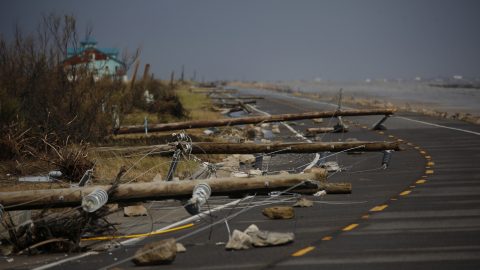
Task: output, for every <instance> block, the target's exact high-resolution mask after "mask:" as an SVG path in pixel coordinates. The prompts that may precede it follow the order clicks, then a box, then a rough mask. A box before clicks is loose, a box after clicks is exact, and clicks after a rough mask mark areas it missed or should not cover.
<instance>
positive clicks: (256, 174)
mask: <svg viewBox="0 0 480 270" xmlns="http://www.w3.org/2000/svg"><path fill="white" fill-rule="evenodd" d="M248 175H249V176H259V175H262V171H261V170H258V169H255V170H250V171H248Z"/></svg>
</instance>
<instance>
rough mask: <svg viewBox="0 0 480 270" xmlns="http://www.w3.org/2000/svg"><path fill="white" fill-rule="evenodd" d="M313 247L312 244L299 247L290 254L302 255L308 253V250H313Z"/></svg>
mask: <svg viewBox="0 0 480 270" xmlns="http://www.w3.org/2000/svg"><path fill="white" fill-rule="evenodd" d="M314 249H315V247H314V246H309V247H306V248H302V249H300V250H299V251H296V252H295V253H293V254H292V257H300V256H303V255H305V254H307V253H309V252H310V251H312V250H314Z"/></svg>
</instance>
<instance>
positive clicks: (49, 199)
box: [0, 169, 327, 211]
mask: <svg viewBox="0 0 480 270" xmlns="http://www.w3.org/2000/svg"><path fill="white" fill-rule="evenodd" d="M326 175H327V173H326V171H325V170H321V169H319V170H315V171H312V172H311V173H304V174H289V175H269V176H258V177H253V178H235V177H226V178H214V179H205V180H183V181H169V182H150V183H138V184H123V185H122V184H121V185H119V186H118V187H117V188H116V190H115V192H114V196H113V197H111V198H109V200H108V202H109V203H112V202H136V201H146V200H164V199H185V198H190V197H191V196H192V191H193V189H194V188H195V186H196V185H198V184H199V183H207V184H208V185H209V186H210V188H211V190H212V195H213V196H218V195H220V196H223V195H235V194H245V193H257V194H265V193H268V192H271V191H281V190H285V189H288V188H291V187H293V186H297V189H300V190H307V191H308V192H311V193H312V192H313V193H314V192H316V191H318V190H321V189H324V188H323V187H325V185H324V184H325V183H324V182H323V183H322V182H320V181H325V179H326ZM110 187H111V185H106V186H90V187H75V188H63V189H47V190H24V191H14V192H0V204H2V205H3V206H4V207H5V210H6V211H12V210H21V209H38V208H45V207H69V206H78V205H80V203H81V201H82V198H83V196H85V195H88V194H89V193H91V192H92V191H94V190H96V189H103V190H108V189H109V188H110Z"/></svg>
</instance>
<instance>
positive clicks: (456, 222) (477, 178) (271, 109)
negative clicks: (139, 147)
mask: <svg viewBox="0 0 480 270" xmlns="http://www.w3.org/2000/svg"><path fill="white" fill-rule="evenodd" d="M253 93H254V94H259V95H265V96H266V97H267V98H266V99H265V100H259V101H258V108H259V109H261V110H264V111H266V112H268V113H271V114H275V113H290V112H302V111H312V110H326V109H328V110H331V109H334V108H335V107H334V106H331V105H328V104H322V103H317V102H313V101H309V100H305V99H301V98H300V99H299V98H290V97H286V96H284V95H279V94H276V93H272V92H266V91H243V92H242V94H246V95H251V94H253ZM345 119H346V120H348V121H351V122H349V124H350V132H348V133H345V134H328V135H325V136H324V137H323V138H321V139H322V140H323V141H338V140H345V139H347V138H357V139H359V140H399V141H400V142H402V147H403V148H404V149H405V150H404V151H400V152H395V153H394V154H393V156H392V160H391V162H390V166H389V167H388V168H387V169H386V170H383V169H381V168H380V164H381V159H382V154H381V153H365V154H362V155H347V154H338V155H335V156H332V157H330V158H329V160H333V161H337V162H338V163H339V164H340V165H341V166H342V167H343V169H344V171H342V172H340V173H336V174H334V175H333V176H331V177H330V178H329V181H331V182H337V181H338V182H351V183H352V184H353V193H352V194H349V195H327V196H325V197H309V199H312V200H314V201H315V204H314V206H313V207H310V208H295V218H294V219H291V220H269V219H267V218H265V217H264V216H263V215H262V214H261V210H262V209H263V207H264V206H265V205H267V204H273V205H281V204H292V201H293V200H294V198H293V197H292V196H283V197H281V198H271V197H265V196H264V197H261V196H257V197H254V198H253V199H248V200H244V201H242V202H240V203H238V204H235V205H233V206H232V207H229V208H227V209H224V210H220V211H217V212H214V213H212V214H211V215H210V216H207V217H204V218H203V219H202V220H200V221H199V222H195V223H194V225H193V226H191V227H189V228H187V229H183V230H178V231H176V232H172V233H166V234H160V235H156V236H150V237H147V238H146V239H144V240H142V241H140V242H137V243H133V244H130V245H122V246H121V247H119V248H117V249H115V250H112V251H110V252H101V253H99V254H92V255H90V256H85V257H83V258H78V257H76V256H77V254H71V255H68V256H65V257H63V255H62V256H57V257H44V258H43V257H37V258H36V259H35V260H30V262H29V265H24V266H18V265H17V266H16V267H13V268H12V267H10V269H26V268H34V267H40V266H42V265H46V264H47V263H51V262H55V261H57V262H62V259H65V258H66V259H68V260H69V261H64V263H62V264H59V265H55V266H53V265H52V266H53V267H51V268H48V269H71V270H73V269H100V268H115V267H117V269H128V268H134V267H135V266H134V265H133V263H132V262H130V260H129V259H128V258H129V257H130V256H132V255H133V253H134V252H135V250H137V249H138V248H139V247H141V246H143V244H145V243H147V242H149V241H156V240H159V239H164V238H168V237H175V238H177V239H178V240H179V242H181V243H183V244H184V245H185V246H186V248H187V252H186V253H179V254H177V258H176V260H175V261H174V262H173V264H171V265H163V266H156V267H142V268H141V269H266V268H281V269H293V268H295V269H320V268H323V269H386V268H389V269H433V268H435V269H479V268H480V166H479V161H480V153H479V150H480V127H479V126H474V125H470V124H466V123H462V122H458V121H452V120H443V119H435V118H431V117H425V116H419V115H414V114H397V116H396V117H392V118H390V119H388V120H387V122H386V124H385V125H386V126H387V128H388V130H385V131H381V132H379V131H371V130H369V128H370V126H371V125H372V124H373V123H375V122H376V121H378V120H379V117H378V116H371V117H370V116H369V117H350V118H345ZM332 121H333V122H331V121H330V120H329V119H326V121H325V123H324V124H322V125H323V126H326V125H328V124H330V125H331V124H334V123H335V122H334V120H332ZM417 121H423V122H417ZM432 124H435V125H440V126H434V125H432ZM314 125H315V124H314V123H313V122H312V121H299V122H298V123H297V124H296V125H292V127H293V128H295V129H297V130H299V131H301V132H302V131H304V130H305V129H306V128H307V127H312V126H314ZM317 125H318V124H317ZM281 130H282V135H281V137H282V139H285V140H296V138H294V137H292V136H291V135H290V134H289V133H288V131H287V130H286V129H285V128H283V127H281ZM469 131H470V132H469ZM312 157H313V155H301V156H300V155H288V156H287V155H277V156H275V157H274V158H272V161H271V166H272V167H271V168H272V170H273V168H275V169H277V168H278V169H298V168H299V166H303V165H304V164H306V163H308V162H309V161H310V160H311V159H312ZM281 200H284V201H283V202H282V201H281ZM231 201H233V199H228V198H213V199H211V201H210V203H209V205H208V208H215V207H217V206H220V205H224V204H225V203H228V202H231ZM173 208H174V209H176V210H175V211H179V209H178V208H175V207H173ZM165 211H167V210H165ZM161 214H162V213H157V216H156V218H158V219H159V220H160V221H159V222H158V223H154V224H155V228H159V227H161V226H163V225H165V224H167V223H162V222H161V221H162V218H163V217H162V216H161ZM163 214H164V215H165V220H168V222H170V223H171V222H173V221H174V219H170V218H171V217H170V216H169V217H168V218H167V217H166V215H167V214H168V213H167V212H165V213H163ZM237 214H238V215H237ZM232 215H236V216H233V217H232ZM183 217H186V215H184V214H179V213H177V214H176V218H178V219H181V218H183ZM230 218H231V219H230ZM225 219H228V227H227V226H226V223H225V222H224V220H225ZM214 222H217V223H218V224H215V223H214ZM250 224H256V225H257V226H258V227H259V228H260V229H262V230H270V231H279V232H294V233H295V241H294V242H293V243H292V244H289V245H285V246H277V247H266V248H254V249H249V250H244V251H226V250H225V248H224V243H225V242H227V241H228V229H230V230H233V229H239V230H244V229H246V228H247V227H248V226H249V225H250ZM3 266H5V268H7V269H8V265H5V264H3ZM3 266H2V267H3Z"/></svg>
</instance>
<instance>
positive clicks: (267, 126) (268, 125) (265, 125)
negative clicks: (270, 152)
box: [260, 123, 270, 128]
mask: <svg viewBox="0 0 480 270" xmlns="http://www.w3.org/2000/svg"><path fill="white" fill-rule="evenodd" d="M260 127H262V128H269V127H270V124H269V123H263V124H261V125H260Z"/></svg>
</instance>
